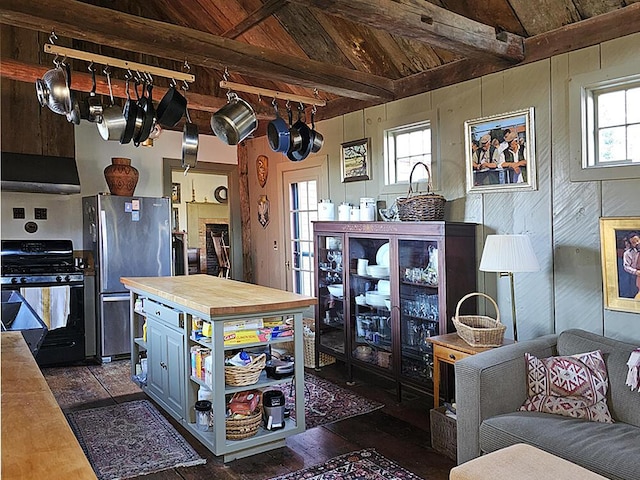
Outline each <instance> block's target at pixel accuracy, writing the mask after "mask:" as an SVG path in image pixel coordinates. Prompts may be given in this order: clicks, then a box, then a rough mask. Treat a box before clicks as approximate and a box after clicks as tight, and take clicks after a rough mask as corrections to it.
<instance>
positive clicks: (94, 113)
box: [85, 63, 104, 123]
mask: <svg viewBox="0 0 640 480" xmlns="http://www.w3.org/2000/svg"><path fill="white" fill-rule="evenodd" d="M89 71H90V72H91V92H89V96H88V97H87V98H86V100H85V104H86V109H87V113H88V117H87V120H88V121H90V122H91V123H100V122H102V113H103V110H104V109H103V107H102V102H100V99H99V98H98V97H96V69H95V68H94V66H93V63H91V64H90V65H89Z"/></svg>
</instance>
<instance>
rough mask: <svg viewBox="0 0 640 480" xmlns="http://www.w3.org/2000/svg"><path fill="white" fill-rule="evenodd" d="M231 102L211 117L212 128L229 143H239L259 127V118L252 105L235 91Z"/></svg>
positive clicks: (230, 96)
mask: <svg viewBox="0 0 640 480" xmlns="http://www.w3.org/2000/svg"><path fill="white" fill-rule="evenodd" d="M228 98H229V103H227V104H226V105H225V106H224V107H222V108H221V109H220V110H218V111H217V112H216V113H214V114H213V116H212V117H211V129H212V130H213V133H215V134H216V136H217V137H218V138H219V139H220V140H222V141H223V142H224V143H226V144H227V145H237V144H238V143H240V142H241V141H242V140H244V139H245V138H247V137H248V136H249V135H251V133H253V131H254V130H255V129H256V128H257V127H258V118H257V117H256V113H255V112H254V111H253V108H252V107H251V105H249V104H248V103H247V102H245V101H244V100H243V99H241V98H238V96H237V95H236V94H234V93H232V94H230V95H229V96H228Z"/></svg>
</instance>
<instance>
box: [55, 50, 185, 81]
mask: <svg viewBox="0 0 640 480" xmlns="http://www.w3.org/2000/svg"><path fill="white" fill-rule="evenodd" d="M44 52H45V53H50V54H52V55H59V56H61V57H67V58H75V59H77V60H84V61H86V62H93V63H96V64H99V65H105V66H110V67H117V68H123V69H125V70H130V71H132V72H142V73H149V74H151V75H155V76H159V77H165V78H171V79H173V80H180V81H183V82H194V81H195V80H196V76H195V75H193V74H191V73H183V72H176V71H174V70H167V69H166V68H160V67H153V66H151V65H145V64H143V63H136V62H130V61H128V60H121V59H119V58H113V57H107V56H105V55H99V54H97V53H90V52H83V51H82V50H75V49H73V48H67V47H61V46H59V45H54V44H51V43H46V44H45V45H44Z"/></svg>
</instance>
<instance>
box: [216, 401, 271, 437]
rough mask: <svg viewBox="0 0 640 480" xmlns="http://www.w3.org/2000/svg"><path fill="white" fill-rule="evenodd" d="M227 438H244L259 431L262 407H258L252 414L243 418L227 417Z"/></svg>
mask: <svg viewBox="0 0 640 480" xmlns="http://www.w3.org/2000/svg"><path fill="white" fill-rule="evenodd" d="M225 422H226V430H227V440H242V439H243V438H249V437H253V436H254V435H255V434H256V433H258V428H260V423H261V422H262V407H258V408H257V409H256V410H255V411H254V412H253V413H252V414H251V415H248V416H246V417H243V418H227V419H226V421H225Z"/></svg>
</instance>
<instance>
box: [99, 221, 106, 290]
mask: <svg viewBox="0 0 640 480" xmlns="http://www.w3.org/2000/svg"><path fill="white" fill-rule="evenodd" d="M98 248H99V249H100V259H101V261H100V267H101V268H100V289H101V290H102V291H104V290H106V289H107V278H109V276H108V275H107V273H108V268H109V259H108V258H107V257H106V255H107V252H108V251H109V249H108V248H107V212H105V211H104V210H100V242H99V245H98Z"/></svg>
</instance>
